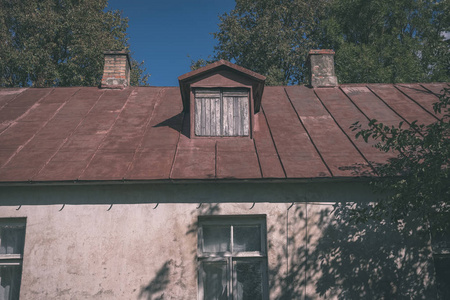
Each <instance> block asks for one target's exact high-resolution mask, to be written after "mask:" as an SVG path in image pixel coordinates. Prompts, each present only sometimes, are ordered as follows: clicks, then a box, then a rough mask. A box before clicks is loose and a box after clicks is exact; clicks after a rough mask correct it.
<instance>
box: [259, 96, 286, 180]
mask: <svg viewBox="0 0 450 300" xmlns="http://www.w3.org/2000/svg"><path fill="white" fill-rule="evenodd" d="M261 112H262V113H263V115H264V120H265V121H266V124H267V128H268V129H269V134H270V138H271V139H272V144H273V146H274V148H275V151H276V152H277V157H278V161H279V162H280V165H281V168H282V169H283V173H284V177H285V178H287V174H286V170H285V169H284V165H283V162H282V161H281V157H280V153H279V152H278V148H277V145H276V143H275V140H274V139H273V134H272V130H271V129H270V126H269V120H267V117H266V112H265V111H264V107H263V105H262V101H261Z"/></svg>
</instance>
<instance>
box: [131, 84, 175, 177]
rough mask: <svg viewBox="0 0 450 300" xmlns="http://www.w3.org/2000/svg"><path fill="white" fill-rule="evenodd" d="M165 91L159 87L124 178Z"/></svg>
mask: <svg viewBox="0 0 450 300" xmlns="http://www.w3.org/2000/svg"><path fill="white" fill-rule="evenodd" d="M165 91H166V90H165V88H163V87H161V88H160V90H159V92H158V93H157V94H156V100H155V103H154V104H153V108H152V112H151V114H150V117H149V118H148V120H147V123H146V124H145V128H144V132H143V133H142V136H141V140H140V141H139V144H138V146H137V147H136V149H135V150H134V153H133V158H132V159H131V163H130V165H129V166H128V169H127V170H126V171H125V173H124V176H123V177H124V179H126V178H127V176H128V173H129V172H130V170H131V169H132V166H133V164H134V160H135V158H136V154H137V152H138V151H139V149H141V146H142V143H143V141H144V137H145V133H146V132H147V130H148V127H149V126H150V123H151V121H152V119H153V116H154V115H155V111H156V107H157V106H158V103H159V102H160V101H161V99H162V95H163V94H164V92H165Z"/></svg>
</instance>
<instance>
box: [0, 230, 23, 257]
mask: <svg viewBox="0 0 450 300" xmlns="http://www.w3.org/2000/svg"><path fill="white" fill-rule="evenodd" d="M24 240H25V228H24V227H23V226H18V225H0V254H22V253H23V242H24Z"/></svg>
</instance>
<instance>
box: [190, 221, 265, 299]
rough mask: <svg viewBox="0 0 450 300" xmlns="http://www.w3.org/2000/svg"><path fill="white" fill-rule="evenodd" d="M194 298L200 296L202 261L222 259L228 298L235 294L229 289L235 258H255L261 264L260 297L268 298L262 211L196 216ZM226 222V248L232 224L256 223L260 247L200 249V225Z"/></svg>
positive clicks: (233, 278)
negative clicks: (205, 250) (227, 230)
mask: <svg viewBox="0 0 450 300" xmlns="http://www.w3.org/2000/svg"><path fill="white" fill-rule="evenodd" d="M198 224H199V226H198V244H197V258H198V300H206V299H204V287H203V279H204V273H205V272H204V271H203V263H204V262H224V263H225V264H226V269H227V293H228V298H227V299H228V300H235V299H236V298H235V297H236V295H235V293H233V289H235V287H236V285H237V275H236V270H235V269H234V265H235V262H238V261H241V262H242V261H249V262H250V261H252V262H254V261H259V262H260V266H261V276H262V278H261V288H262V291H261V292H262V299H263V300H267V299H269V291H268V277H267V273H268V272H267V236H266V234H267V228H266V217H265V215H237V216H200V217H199V222H198ZM205 225H212V226H230V230H231V232H230V234H231V237H230V239H231V241H230V248H231V249H233V226H242V225H244V226H245V225H257V226H259V227H260V234H261V236H260V241H261V246H260V249H261V251H245V252H232V251H226V252H216V253H204V252H203V226H205Z"/></svg>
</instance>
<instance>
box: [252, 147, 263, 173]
mask: <svg viewBox="0 0 450 300" xmlns="http://www.w3.org/2000/svg"><path fill="white" fill-rule="evenodd" d="M252 140H253V147H254V148H255V154H256V159H257V160H258V166H259V172H260V173H261V178H264V176H263V172H262V168H261V161H260V160H259V155H258V150H257V149H256V143H255V139H252Z"/></svg>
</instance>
